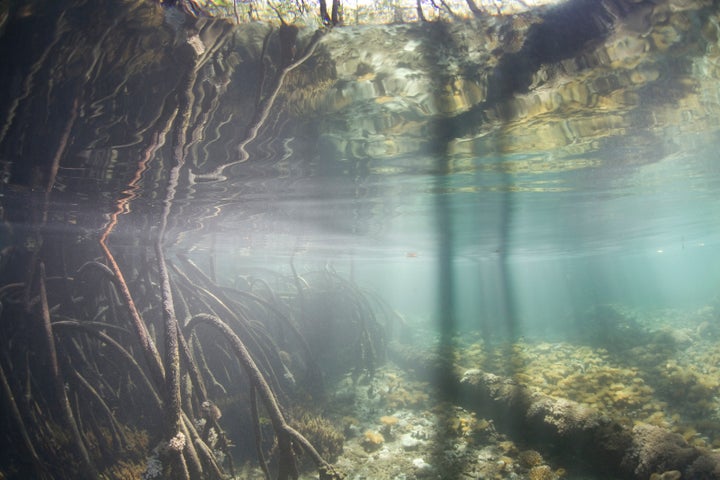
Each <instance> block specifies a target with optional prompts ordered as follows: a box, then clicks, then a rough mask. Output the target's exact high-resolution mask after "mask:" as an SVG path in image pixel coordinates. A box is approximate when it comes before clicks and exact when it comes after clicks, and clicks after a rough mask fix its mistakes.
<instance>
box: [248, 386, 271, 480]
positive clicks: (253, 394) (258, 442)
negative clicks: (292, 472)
mask: <svg viewBox="0 0 720 480" xmlns="http://www.w3.org/2000/svg"><path fill="white" fill-rule="evenodd" d="M250 411H251V412H252V421H253V434H254V435H255V451H256V453H257V457H258V462H260V468H261V469H262V471H263V473H264V474H265V480H270V470H268V466H267V460H265V455H264V454H263V451H262V442H263V438H262V430H261V429H260V413H259V412H258V403H257V390H256V389H255V388H254V387H251V388H250Z"/></svg>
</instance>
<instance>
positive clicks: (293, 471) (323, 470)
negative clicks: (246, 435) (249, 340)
mask: <svg viewBox="0 0 720 480" xmlns="http://www.w3.org/2000/svg"><path fill="white" fill-rule="evenodd" d="M201 323H205V324H207V325H210V326H212V327H214V328H215V329H217V330H219V331H220V332H221V333H222V334H223V335H224V336H225V337H226V338H227V340H228V341H229V342H230V345H231V346H232V349H233V352H234V353H235V355H237V357H238V359H239V360H240V362H241V364H242V366H243V368H244V369H245V372H246V373H247V375H248V377H249V379H250V383H251V384H252V388H253V389H255V390H256V391H257V393H258V394H259V396H260V399H261V401H262V403H263V406H264V407H265V410H266V411H267V413H268V415H269V417H270V421H271V423H272V426H273V430H274V431H275V435H276V436H277V444H278V450H279V455H280V458H279V471H278V480H287V479H291V478H292V479H296V478H298V477H299V472H298V469H297V462H296V458H295V452H294V449H293V443H295V444H296V445H298V446H300V447H301V448H302V449H303V451H305V452H306V453H307V454H308V455H310V458H312V460H313V462H315V464H316V465H317V467H318V469H319V471H320V474H321V478H324V479H340V478H342V475H341V474H340V473H338V472H336V471H335V470H334V469H333V467H332V465H330V464H329V463H328V462H326V461H325V460H324V459H323V458H322V456H320V454H319V453H318V451H317V450H316V449H315V448H314V447H313V446H312V444H311V443H310V442H309V441H308V440H307V439H306V438H305V437H303V436H302V434H300V433H299V432H298V431H296V430H295V429H293V428H292V427H291V426H290V425H288V423H287V422H286V420H285V417H284V415H283V413H282V411H281V410H280V406H279V405H278V402H277V398H276V397H275V394H273V392H272V390H271V389H270V385H268V383H267V381H266V380H265V377H264V376H263V374H262V372H260V369H258V367H257V365H256V364H255V361H254V360H253V359H252V356H251V355H250V353H249V352H248V350H247V348H245V345H244V344H243V342H242V340H240V337H238V336H237V335H236V334H235V332H233V331H232V329H231V328H230V327H228V326H227V325H226V324H225V323H224V322H223V321H222V320H220V319H219V318H217V317H215V316H213V315H207V314H200V315H195V316H194V317H193V318H192V319H191V320H190V322H188V324H187V325H186V326H185V328H184V329H183V330H184V334H185V336H188V335H189V334H191V333H192V331H193V329H194V328H195V327H196V326H197V325H199V324H201ZM260 461H261V463H262V464H263V465H264V459H263V458H260ZM263 470H264V471H265V472H266V475H267V467H263Z"/></svg>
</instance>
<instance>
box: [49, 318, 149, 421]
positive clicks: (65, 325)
mask: <svg viewBox="0 0 720 480" xmlns="http://www.w3.org/2000/svg"><path fill="white" fill-rule="evenodd" d="M52 325H53V328H54V329H56V330H58V332H61V331H62V330H65V329H76V330H80V331H83V332H85V333H86V334H88V335H90V336H94V337H97V338H98V339H99V340H101V341H102V342H104V343H105V344H106V345H108V346H110V347H112V348H114V349H115V350H116V351H117V352H118V353H120V355H121V356H122V357H123V358H124V359H125V360H126V361H127V362H128V365H130V366H131V367H132V369H133V370H134V371H135V372H136V373H137V375H138V376H139V377H140V379H141V380H142V383H143V385H145V386H146V388H147V390H148V392H149V393H150V396H151V398H152V400H153V405H155V407H156V408H157V409H158V412H160V411H162V400H160V395H158V393H157V391H156V390H155V387H154V386H153V384H152V382H151V381H150V379H149V378H148V377H147V375H146V374H145V371H144V370H143V369H142V367H141V366H140V365H139V364H138V363H137V361H136V360H135V358H134V357H133V356H132V354H131V353H130V352H129V351H127V349H126V348H125V347H123V346H122V345H121V344H120V343H118V342H117V340H115V339H114V338H112V337H111V336H110V335H108V334H107V333H105V332H104V331H102V330H99V328H107V325H103V324H91V323H89V322H82V323H81V322H78V321H75V320H59V321H56V322H53V324H52Z"/></svg>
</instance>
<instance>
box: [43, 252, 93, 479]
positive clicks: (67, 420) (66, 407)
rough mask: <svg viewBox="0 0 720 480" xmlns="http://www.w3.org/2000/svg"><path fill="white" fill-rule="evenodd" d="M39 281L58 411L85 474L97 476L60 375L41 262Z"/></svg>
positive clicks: (44, 330) (44, 329) (45, 333)
mask: <svg viewBox="0 0 720 480" xmlns="http://www.w3.org/2000/svg"><path fill="white" fill-rule="evenodd" d="M38 266H39V277H40V278H39V282H40V308H41V313H42V325H43V333H44V338H45V341H46V346H47V349H48V350H47V355H48V357H49V362H50V374H51V378H52V381H53V384H54V387H55V395H56V400H55V401H56V403H59V405H58V411H59V413H60V415H61V418H62V421H63V423H64V424H65V427H66V428H67V429H68V430H69V431H70V433H71V436H72V442H73V448H74V449H75V451H76V453H77V455H78V456H79V457H80V460H81V461H82V463H83V465H84V467H85V471H84V475H85V476H87V478H97V471H96V470H95V466H94V465H93V463H92V461H91V460H90V454H89V453H88V451H87V448H86V447H85V443H83V438H82V434H81V433H80V430H79V428H78V425H77V422H76V421H75V417H74V415H73V413H72V408H71V407H70V400H69V399H68V397H67V391H66V390H65V382H63V379H62V377H61V375H60V368H59V366H58V360H57V352H56V349H55V337H54V336H53V331H52V324H51V323H50V308H49V306H48V300H47V289H46V287H45V264H44V263H43V262H40V263H39V265H38Z"/></svg>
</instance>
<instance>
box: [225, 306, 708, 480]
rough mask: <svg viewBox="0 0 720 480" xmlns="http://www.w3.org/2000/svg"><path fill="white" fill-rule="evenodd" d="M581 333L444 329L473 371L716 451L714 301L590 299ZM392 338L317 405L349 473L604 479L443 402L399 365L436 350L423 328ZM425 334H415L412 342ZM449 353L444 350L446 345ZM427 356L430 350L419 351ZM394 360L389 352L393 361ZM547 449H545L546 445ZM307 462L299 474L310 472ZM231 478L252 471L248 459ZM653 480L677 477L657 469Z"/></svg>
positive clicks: (416, 371) (459, 364)
mask: <svg viewBox="0 0 720 480" xmlns="http://www.w3.org/2000/svg"><path fill="white" fill-rule="evenodd" d="M595 310H596V315H593V314H591V315H590V316H589V318H590V319H591V320H592V322H594V323H593V324H588V325H587V331H585V332H582V331H581V332H579V333H577V334H574V335H567V336H568V337H572V338H568V339H566V340H559V339H555V340H554V341H549V340H547V339H539V338H535V339H534V338H530V337H525V338H522V339H519V340H517V341H514V342H497V343H495V344H493V345H490V344H488V343H487V342H484V341H483V339H482V338H480V336H479V335H476V334H472V333H464V334H462V335H458V336H457V338H453V340H452V344H453V348H452V355H453V356H454V362H453V363H454V370H455V371H456V372H457V373H458V375H462V372H463V371H464V370H473V369H481V370H483V371H485V372H489V373H493V374H497V375H500V376H504V377H507V378H511V379H513V380H514V381H515V382H517V383H518V384H520V385H523V386H526V387H528V388H530V389H531V390H536V391H538V392H541V393H543V394H545V395H549V396H551V397H553V398H557V399H568V400H572V401H575V402H579V403H580V404H582V405H587V406H588V407H589V408H591V409H594V410H597V411H599V412H601V413H603V414H605V415H607V416H608V417H609V418H612V419H613V420H614V421H617V422H618V423H620V424H623V425H627V426H629V427H631V426H633V425H637V424H649V425H655V426H659V427H662V428H663V429H666V430H667V431H669V432H673V433H677V434H679V435H681V436H682V437H683V438H684V439H685V440H686V441H687V442H688V444H690V445H692V446H696V447H698V448H700V449H703V450H706V451H709V452H715V453H717V452H718V451H719V450H720V396H719V395H718V386H719V385H720V375H719V373H720V372H719V371H718V370H720V344H719V343H718V341H717V340H718V335H719V334H720V327H719V326H718V320H717V313H718V312H717V309H716V308H714V307H705V308H701V309H698V310H694V311H689V312H683V311H677V310H670V309H664V310H657V311H647V310H646V311H642V312H640V311H631V310H630V309H627V308H620V307H616V306H602V307H596V309H595ZM608 318H611V320H607V319H608ZM413 338H415V340H414V341H408V342H406V343H404V344H402V343H399V344H395V345H391V347H390V350H392V351H395V352H396V353H395V355H391V359H390V360H388V361H387V362H386V364H385V365H384V366H383V367H382V368H381V369H379V370H378V371H377V372H376V373H375V375H374V376H373V377H372V378H364V379H363V378H361V379H359V380H357V381H353V379H352V378H350V377H349V376H348V377H346V378H344V379H342V380H341V381H340V382H339V383H338V384H337V386H336V387H335V389H334V391H333V392H332V394H331V395H330V398H329V400H328V402H327V403H326V404H324V405H323V407H322V409H323V415H324V416H325V417H327V418H328V419H331V420H332V422H333V424H334V426H335V427H336V428H337V429H338V430H340V431H341V432H342V433H343V435H344V447H343V449H342V453H341V454H340V455H339V456H338V457H337V458H336V459H335V461H334V464H335V465H336V466H337V467H339V468H340V469H341V470H342V471H343V472H344V473H346V474H347V478H348V479H353V480H359V479H398V480H400V479H414V478H435V479H518V480H520V479H527V480H551V479H559V478H567V479H600V478H609V477H607V476H603V475H600V474H598V473H596V472H593V471H592V470H589V469H583V468H582V465H583V459H582V458H575V457H573V456H572V455H570V454H567V455H564V454H563V453H562V452H561V453H558V452H557V451H554V450H553V449H552V448H549V447H551V445H543V444H542V442H540V443H538V442H537V441H534V442H527V441H526V439H524V438H523V437H522V435H517V434H515V435H512V436H511V435H508V434H507V433H506V432H503V431H502V429H501V428H498V427H497V426H496V423H497V422H496V420H497V419H495V418H492V415H488V413H489V412H483V411H470V410H469V409H468V408H464V407H462V406H460V404H462V403H463V402H462V401H458V402H453V401H451V400H450V401H449V400H443V398H444V397H445V395H443V394H442V393H443V392H439V391H438V390H437V388H436V387H435V386H433V383H434V382H433V379H432V378H430V377H431V375H428V374H427V372H424V371H422V368H423V367H422V364H420V363H416V364H415V367H416V368H411V367H405V368H401V367H400V366H399V364H404V363H403V359H404V358H405V356H404V355H403V353H402V352H405V351H408V350H410V351H413V352H414V353H415V354H418V353H420V354H421V355H422V352H426V353H427V352H435V351H437V350H438V342H437V341H433V340H432V335H430V334H418V333H417V329H416V330H415V335H414V337H413ZM421 342H422V343H421ZM444 351H446V350H444ZM427 355H428V356H433V355H434V354H433V353H427ZM393 358H394V359H395V360H393ZM545 447H548V448H545ZM313 475H316V473H315V472H311V473H309V474H308V475H307V476H306V477H303V478H316V477H314V476H313ZM236 478H247V479H255V478H257V479H261V478H264V477H263V476H262V472H260V470H259V469H256V468H254V467H253V466H252V465H247V466H246V467H245V469H244V470H243V471H242V472H241V473H240V474H239V475H237V476H236ZM650 478H651V479H653V480H662V479H664V480H669V479H677V478H680V476H679V472H676V471H665V472H654V473H652V474H651V475H650Z"/></svg>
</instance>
